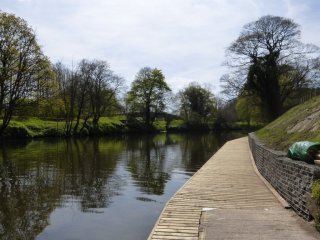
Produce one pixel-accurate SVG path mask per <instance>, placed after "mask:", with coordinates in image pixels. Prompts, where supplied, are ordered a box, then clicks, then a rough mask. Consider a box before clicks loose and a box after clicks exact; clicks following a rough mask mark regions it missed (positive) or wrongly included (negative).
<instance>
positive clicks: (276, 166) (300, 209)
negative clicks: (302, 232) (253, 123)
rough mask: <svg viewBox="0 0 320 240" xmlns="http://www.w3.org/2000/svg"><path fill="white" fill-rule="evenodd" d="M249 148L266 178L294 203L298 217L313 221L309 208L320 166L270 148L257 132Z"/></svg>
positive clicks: (253, 135) (252, 134)
mask: <svg viewBox="0 0 320 240" xmlns="http://www.w3.org/2000/svg"><path fill="white" fill-rule="evenodd" d="M249 145H250V149H251V152H252V155H253V158H254V161H255V163H256V166H257V168H258V170H259V172H260V173H261V175H262V176H264V178H265V179H266V180H267V181H268V182H269V183H270V184H271V185H272V186H273V187H274V188H275V189H276V190H277V191H278V193H279V194H280V195H281V196H282V197H283V198H284V199H285V200H286V201H287V202H288V203H289V204H290V206H291V207H292V208H293V209H294V210H295V211H296V212H297V214H298V215H300V216H301V217H303V218H304V219H306V220H310V219H312V216H311V214H310V212H309V210H308V207H307V194H308V193H311V185H312V183H313V182H314V181H315V180H316V179H320V167H318V166H315V165H311V164H307V163H304V162H300V161H293V160H291V159H289V158H287V157H286V153H285V152H282V151H276V150H273V149H270V148H268V147H267V146H266V145H265V144H263V143H261V142H260V141H259V140H258V138H257V137H256V135H255V134H254V133H250V134H249Z"/></svg>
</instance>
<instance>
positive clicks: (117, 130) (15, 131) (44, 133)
mask: <svg viewBox="0 0 320 240" xmlns="http://www.w3.org/2000/svg"><path fill="white" fill-rule="evenodd" d="M80 125H81V126H82V122H81V123H80ZM65 126H66V123H65V121H64V120H61V119H40V118H35V117H30V118H13V119H12V120H11V122H10V124H9V126H8V127H7V128H6V130H5V132H4V134H3V136H2V139H32V138H59V137H67V136H68V135H67V134H66V130H65ZM257 128H258V126H247V125H244V124H242V123H238V124H233V125H226V126H224V127H216V126H209V125H205V124H202V125H201V124H198V125H194V124H188V123H187V122H185V121H184V120H182V119H174V120H172V121H170V122H169V123H168V122H166V121H165V119H161V118H160V119H156V120H155V121H154V123H153V125H152V126H146V125H145V124H144V123H143V121H142V120H137V119H131V120H130V121H129V120H127V118H126V116H124V115H120V116H110V117H102V118H101V119H100V121H99V126H98V127H97V128H95V129H93V128H92V127H91V126H90V124H88V125H87V126H86V128H82V129H81V128H78V130H77V132H75V133H73V134H72V136H74V137H85V136H107V135H119V134H124V133H137V132H138V133H159V132H168V133H183V132H195V131H196V132H201V131H204V132H208V131H215V132H217V131H218V132H224V131H226V132H230V131H237V132H246V133H247V132H251V131H253V130H255V129H257Z"/></svg>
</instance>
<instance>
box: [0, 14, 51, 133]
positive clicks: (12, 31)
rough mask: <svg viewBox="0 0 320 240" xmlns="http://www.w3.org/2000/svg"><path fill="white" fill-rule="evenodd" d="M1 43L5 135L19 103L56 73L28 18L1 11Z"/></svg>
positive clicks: (0, 103)
mask: <svg viewBox="0 0 320 240" xmlns="http://www.w3.org/2000/svg"><path fill="white" fill-rule="evenodd" d="M0 46H1V48H0V62H1V71H0V116H2V123H1V124H0V135H1V134H2V133H3V131H4V130H5V128H6V127H7V126H8V124H9V123H10V121H11V117H12V115H13V113H14V111H15V110H16V107H17V106H18V105H19V103H21V102H22V101H23V100H24V99H26V97H27V96H31V98H35V97H37V95H39V93H40V92H41V90H43V86H44V85H45V83H46V82H48V80H49V79H50V78H51V77H52V70H51V64H50V61H49V59H48V58H47V57H46V56H44V55H43V53H42V51H41V48H40V46H39V44H38V43H37V41H36V35H35V32H34V31H33V29H32V28H31V27H29V26H28V24H27V22H26V21H25V20H23V19H21V18H19V17H16V16H15V15H13V14H8V13H4V12H1V11H0ZM10 131H12V130H10Z"/></svg>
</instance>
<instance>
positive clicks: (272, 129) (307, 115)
mask: <svg viewBox="0 0 320 240" xmlns="http://www.w3.org/2000/svg"><path fill="white" fill-rule="evenodd" d="M256 134H257V136H258V138H259V139H260V140H261V141H262V142H263V143H265V144H267V145H269V146H270V147H271V148H273V149H276V150H282V151H285V152H286V151H287V150H288V148H289V147H290V145H292V144H293V143H294V142H298V141H315V142H319V141H320V97H314V98H312V99H311V100H309V101H307V102H305V103H303V104H300V105H298V106H296V107H293V108H292V109H290V110H289V111H287V112H286V113H284V114H283V115H282V116H280V117H279V118H278V119H276V120H275V121H273V122H272V123H270V124H268V125H267V126H265V127H264V128H262V129H260V130H259V131H257V132H256Z"/></svg>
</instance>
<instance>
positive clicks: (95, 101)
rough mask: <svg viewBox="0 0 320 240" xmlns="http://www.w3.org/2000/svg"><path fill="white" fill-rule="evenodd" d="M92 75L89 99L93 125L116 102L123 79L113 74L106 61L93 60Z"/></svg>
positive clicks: (96, 123)
mask: <svg viewBox="0 0 320 240" xmlns="http://www.w3.org/2000/svg"><path fill="white" fill-rule="evenodd" d="M91 64H92V65H93V66H94V71H93V75H92V77H91V88H90V92H89V94H90V101H91V108H92V123H93V127H96V126H97V125H98V122H99V119H100V117H101V116H102V115H103V114H105V113H106V111H108V110H111V109H112V106H113V105H114V104H115V103H116V102H117V101H116V96H117V95H118V93H119V91H120V90H121V88H122V86H123V83H124V79H123V78H122V77H120V76H119V75H117V74H115V73H114V72H113V71H112V70H111V69H110V66H109V64H108V63H107V62H106V61H102V60H93V61H92V62H91Z"/></svg>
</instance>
